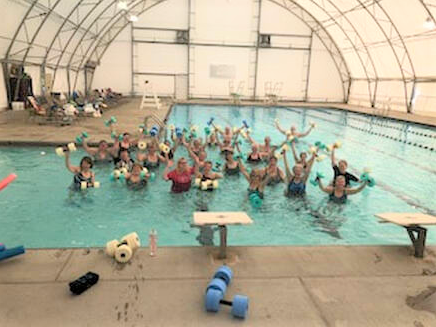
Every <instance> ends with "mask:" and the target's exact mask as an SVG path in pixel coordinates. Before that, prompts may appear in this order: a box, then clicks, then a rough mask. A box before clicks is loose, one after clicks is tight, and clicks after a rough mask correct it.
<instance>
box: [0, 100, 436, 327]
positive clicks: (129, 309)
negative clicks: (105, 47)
mask: <svg viewBox="0 0 436 327" xmlns="http://www.w3.org/2000/svg"><path fill="white" fill-rule="evenodd" d="M139 103H140V99H132V100H131V101H130V102H129V103H125V104H123V105H121V106H119V107H117V108H114V109H111V110H109V111H108V112H106V113H105V114H104V116H103V119H107V118H108V117H110V116H116V117H117V119H118V126H119V127H118V128H120V131H135V130H137V127H138V125H139V124H141V123H142V121H143V118H144V116H145V115H146V114H149V113H150V112H151V111H139V110H138V107H139ZM189 103H197V102H195V101H190V102H189ZM201 103H208V102H207V101H201ZM226 103H228V102H219V101H213V104H226ZM211 104H212V103H211ZM243 104H247V105H252V103H245V102H244V103H243ZM257 104H259V103H257ZM281 104H282V103H281ZM283 105H297V106H302V105H303V104H301V103H297V104H292V103H289V104H283ZM311 105H312V106H317V105H316V104H311ZM318 106H322V104H319V105H318ZM328 106H333V105H331V104H329V105H328ZM324 107H325V104H324ZM169 108H170V105H169V104H167V105H165V106H164V107H163V108H162V109H161V110H160V111H158V112H155V113H156V114H157V115H158V116H159V117H160V118H161V119H163V118H164V117H166V115H167V113H168V109H169ZM356 110H357V109H356ZM414 119H416V117H415V118H414ZM420 119H421V118H420ZM425 119H426V120H425V123H426V124H432V125H434V126H436V118H434V119H433V118H427V117H426V118H425ZM416 121H417V122H420V121H418V120H416ZM83 130H87V131H88V132H90V140H91V142H93V141H94V142H97V141H98V140H100V139H101V138H106V139H107V140H109V133H108V129H107V128H106V127H104V125H103V123H102V119H101V118H100V119H98V118H89V119H85V120H82V121H81V122H79V123H77V124H74V125H72V126H65V127H55V126H39V125H37V124H29V123H28V121H27V118H26V113H25V112H18V113H17V112H6V113H1V114H0V144H35V145H36V144H46V145H51V144H59V143H66V142H70V141H71V140H73V139H74V138H75V136H76V135H77V134H79V133H80V132H81V131H83ZM381 228H382V227H381ZM398 232H399V233H404V231H403V230H402V229H400V228H399V229H398ZM429 232H432V231H429ZM0 241H1V240H0ZM412 252H413V250H412V247H411V246H323V247H315V246H314V247H298V246H286V247H278V246H277V247H230V248H229V250H228V253H229V259H228V260H227V261H226V263H227V264H228V265H229V266H231V267H232V269H233V270H234V273H235V276H234V279H233V281H232V284H231V286H230V287H229V288H228V291H227V295H226V299H229V300H230V299H231V297H232V296H233V295H234V294H237V293H239V294H245V295H248V296H249V298H250V307H249V314H248V317H247V319H246V320H245V321H241V320H237V319H233V318H232V317H231V315H230V310H229V309H228V308H223V309H222V311H221V312H220V313H218V314H211V313H206V312H205V311H204V306H203V298H204V291H205V287H206V285H207V283H208V281H209V280H210V279H211V277H212V274H213V272H214V271H215V269H216V268H217V267H218V266H220V265H221V264H222V263H223V261H221V260H218V259H216V253H217V250H216V249H215V248H208V247H161V248H159V249H158V255H157V256H156V257H150V256H149V255H148V250H147V249H146V248H141V249H140V250H138V251H137V253H136V254H135V255H134V257H133V259H132V260H131V262H129V263H127V264H124V265H122V264H117V263H115V262H114V260H113V259H111V258H109V257H108V256H107V255H106V254H105V253H104V251H103V249H97V248H92V249H34V250H28V251H27V252H26V253H25V254H24V255H21V256H18V257H14V258H11V259H8V260H4V261H1V262H0V326H1V327H3V326H4V327H10V326H11V327H15V326H32V327H38V326H44V327H50V326H74V327H77V326H105V327H108V326H138V327H139V326H153V327H155V326H227V325H229V326H230V325H232V326H234V325H240V326H242V325H244V326H250V327H251V326H261V327H265V326H329V327H354V326H362V327H371V326H392V327H399V326H410V327H430V326H436V246H429V247H427V251H426V255H425V257H424V259H417V258H415V257H413V255H412ZM88 271H93V272H96V273H98V274H99V275H100V281H99V282H98V284H97V285H95V286H93V287H92V288H91V289H89V290H88V291H86V292H85V293H83V294H82V295H79V296H73V295H71V293H70V292H69V289H68V283H69V282H70V281H73V280H75V279H76V278H78V277H80V276H82V275H84V274H85V273H87V272H88Z"/></svg>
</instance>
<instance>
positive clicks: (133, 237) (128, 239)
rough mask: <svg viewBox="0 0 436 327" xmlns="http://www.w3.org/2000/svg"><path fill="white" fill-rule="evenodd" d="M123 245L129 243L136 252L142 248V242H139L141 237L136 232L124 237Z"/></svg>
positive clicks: (122, 239)
mask: <svg viewBox="0 0 436 327" xmlns="http://www.w3.org/2000/svg"><path fill="white" fill-rule="evenodd" d="M121 243H127V245H128V246H129V247H130V248H131V249H132V251H136V250H137V249H139V247H140V246H141V241H140V240H139V236H138V234H137V233H136V232H133V233H130V234H127V235H125V236H123V237H122V238H121Z"/></svg>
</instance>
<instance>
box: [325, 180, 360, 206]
mask: <svg viewBox="0 0 436 327" xmlns="http://www.w3.org/2000/svg"><path fill="white" fill-rule="evenodd" d="M316 180H317V181H318V184H319V188H320V189H321V190H322V191H323V192H325V193H327V194H328V195H329V201H331V202H333V203H337V204H345V203H346V202H347V197H348V195H352V194H357V193H359V192H360V191H362V190H363V189H364V188H365V186H366V185H367V184H368V180H366V181H364V182H363V183H362V184H361V185H360V186H358V187H357V188H350V187H346V182H345V176H344V175H338V176H337V177H336V179H335V181H334V185H329V186H326V187H324V185H322V182H321V179H320V178H319V177H316Z"/></svg>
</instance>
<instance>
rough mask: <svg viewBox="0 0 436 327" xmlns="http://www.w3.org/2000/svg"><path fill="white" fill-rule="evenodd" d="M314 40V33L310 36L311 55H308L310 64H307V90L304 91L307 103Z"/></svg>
mask: <svg viewBox="0 0 436 327" xmlns="http://www.w3.org/2000/svg"><path fill="white" fill-rule="evenodd" d="M312 40H313V31H312V33H311V34H310V42H309V49H310V50H309V53H308V56H309V58H308V63H307V72H306V89H305V91H304V101H306V102H307V98H308V96H309V80H310V60H311V59H312Z"/></svg>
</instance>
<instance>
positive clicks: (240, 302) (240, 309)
mask: <svg viewBox="0 0 436 327" xmlns="http://www.w3.org/2000/svg"><path fill="white" fill-rule="evenodd" d="M223 297H224V296H223V294H222V293H221V291H220V290H216V289H209V290H208V291H207V292H206V297H205V307H206V311H209V312H218V311H219V309H220V304H223V305H228V306H231V307H232V311H231V313H232V316H233V317H236V318H241V319H244V318H245V317H246V316H247V311H248V297H247V296H245V295H235V296H234V297H233V301H226V300H223Z"/></svg>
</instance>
